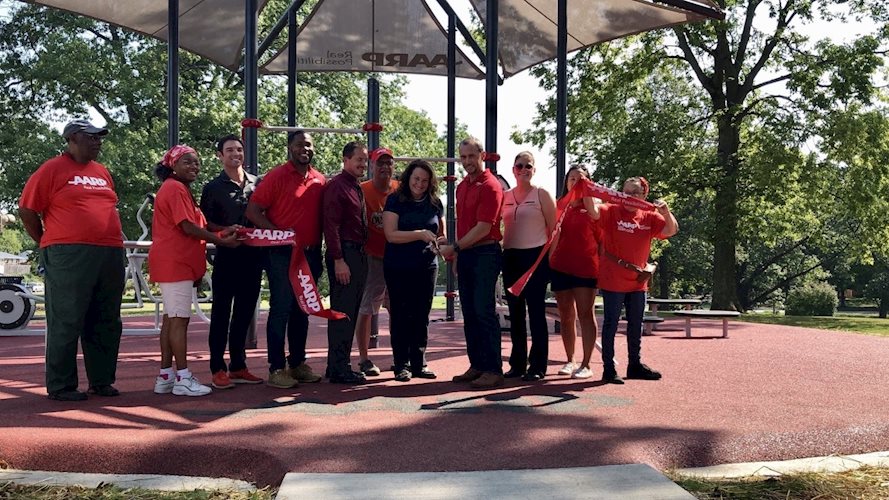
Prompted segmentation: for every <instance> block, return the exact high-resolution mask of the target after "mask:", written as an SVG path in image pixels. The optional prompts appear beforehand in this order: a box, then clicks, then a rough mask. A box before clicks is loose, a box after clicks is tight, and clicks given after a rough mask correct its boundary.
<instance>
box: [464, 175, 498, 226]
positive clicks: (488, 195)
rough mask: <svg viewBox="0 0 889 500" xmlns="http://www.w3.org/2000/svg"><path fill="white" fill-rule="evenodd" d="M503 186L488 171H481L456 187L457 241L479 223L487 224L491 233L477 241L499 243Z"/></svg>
mask: <svg viewBox="0 0 889 500" xmlns="http://www.w3.org/2000/svg"><path fill="white" fill-rule="evenodd" d="M502 204H503V186H501V185H500V181H498V180H497V178H496V177H494V174H492V173H491V171H490V170H487V169H486V170H483V171H482V173H481V174H479V176H478V177H477V178H476V179H475V180H472V179H470V177H469V176H468V175H467V176H466V177H464V178H463V180H462V181H460V184H458V185H457V239H458V240H459V239H460V238H462V237H463V236H466V233H468V232H469V230H470V229H472V228H473V227H475V225H476V224H478V223H479V222H489V223H490V224H491V232H490V233H488V235H487V236H485V237H483V238H482V239H481V240H479V241H484V240H494V241H500V240H502V239H503V235H502V234H500V208H501V205H502Z"/></svg>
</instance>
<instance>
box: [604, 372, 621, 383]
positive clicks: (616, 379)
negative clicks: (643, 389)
mask: <svg viewBox="0 0 889 500" xmlns="http://www.w3.org/2000/svg"><path fill="white" fill-rule="evenodd" d="M602 382H605V383H606V384H617V385H623V383H624V379H622V378H620V375H618V374H617V372H605V373H603V374H602Z"/></svg>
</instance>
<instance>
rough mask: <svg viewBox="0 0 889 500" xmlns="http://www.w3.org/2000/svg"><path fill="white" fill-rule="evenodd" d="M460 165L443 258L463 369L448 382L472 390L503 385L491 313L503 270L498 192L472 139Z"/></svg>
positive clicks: (496, 324) (497, 334)
mask: <svg viewBox="0 0 889 500" xmlns="http://www.w3.org/2000/svg"><path fill="white" fill-rule="evenodd" d="M460 163H461V164H462V165H463V169H464V170H466V177H464V178H463V180H462V181H460V184H459V185H458V186H457V235H456V241H455V242H454V244H453V245H445V246H443V247H442V249H441V254H442V256H444V257H445V258H451V257H457V276H458V288H459V291H460V308H461V309H462V311H463V332H464V334H465V335H466V353H467V355H468V356H469V369H468V370H466V373H464V374H462V375H457V376H456V377H454V378H453V380H454V382H469V383H470V384H471V385H472V387H475V388H479V389H481V388H489V387H497V386H500V385H503V362H502V359H501V352H500V322H499V321H497V312H496V309H495V300H494V295H495V291H494V289H495V287H496V286H497V278H498V277H499V276H500V270H501V268H502V267H503V251H502V250H501V248H500V240H501V239H503V236H502V235H501V234H500V211H501V206H502V204H503V187H502V186H501V184H500V181H498V180H497V177H496V176H495V175H494V174H493V173H492V172H491V171H489V170H485V164H484V149H483V148H482V143H481V141H479V140H478V139H476V138H474V137H469V138H467V139H464V140H463V142H461V143H460Z"/></svg>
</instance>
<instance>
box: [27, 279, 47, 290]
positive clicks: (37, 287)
mask: <svg viewBox="0 0 889 500" xmlns="http://www.w3.org/2000/svg"><path fill="white" fill-rule="evenodd" d="M24 285H25V286H26V287H28V288H30V289H31V293H43V292H44V291H45V288H44V287H43V283H39V282H36V281H32V282H30V283H25V284H24Z"/></svg>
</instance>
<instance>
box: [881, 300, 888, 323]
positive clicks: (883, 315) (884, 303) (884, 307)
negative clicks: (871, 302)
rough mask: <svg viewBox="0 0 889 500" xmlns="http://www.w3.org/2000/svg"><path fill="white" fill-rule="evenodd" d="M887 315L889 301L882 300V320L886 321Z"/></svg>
mask: <svg viewBox="0 0 889 500" xmlns="http://www.w3.org/2000/svg"><path fill="white" fill-rule="evenodd" d="M886 313H889V299H880V318H882V319H886Z"/></svg>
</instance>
